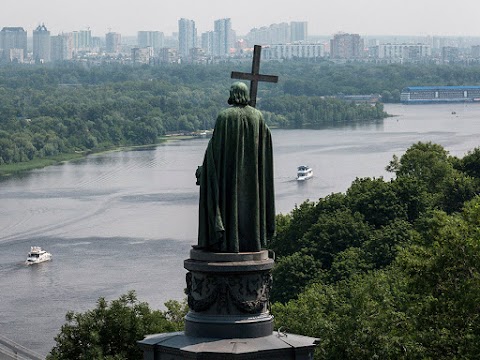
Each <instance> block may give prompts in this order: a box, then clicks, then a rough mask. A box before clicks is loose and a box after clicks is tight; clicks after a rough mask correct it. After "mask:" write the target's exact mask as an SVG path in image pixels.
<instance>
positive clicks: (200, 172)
mask: <svg viewBox="0 0 480 360" xmlns="http://www.w3.org/2000/svg"><path fill="white" fill-rule="evenodd" d="M201 176H202V167H201V166H198V167H197V170H196V171H195V177H196V178H197V182H196V183H195V184H197V185H200V177H201Z"/></svg>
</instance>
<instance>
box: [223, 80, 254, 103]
mask: <svg viewBox="0 0 480 360" xmlns="http://www.w3.org/2000/svg"><path fill="white" fill-rule="evenodd" d="M249 102H250V95H249V93H248V86H247V85H245V83H243V82H240V81H238V82H235V83H233V84H232V86H231V87H230V97H229V98H228V104H229V105H248V103H249Z"/></svg>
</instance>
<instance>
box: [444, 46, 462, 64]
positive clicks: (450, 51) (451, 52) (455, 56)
mask: <svg viewBox="0 0 480 360" xmlns="http://www.w3.org/2000/svg"><path fill="white" fill-rule="evenodd" d="M459 59H460V49H459V48H458V47H454V46H444V47H442V62H443V63H446V64H448V63H454V62H456V61H458V60H459Z"/></svg>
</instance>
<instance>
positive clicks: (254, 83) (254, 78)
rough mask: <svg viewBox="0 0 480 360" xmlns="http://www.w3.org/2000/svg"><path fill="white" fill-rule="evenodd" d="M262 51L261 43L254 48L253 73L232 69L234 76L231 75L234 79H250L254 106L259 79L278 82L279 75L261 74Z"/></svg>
mask: <svg viewBox="0 0 480 360" xmlns="http://www.w3.org/2000/svg"><path fill="white" fill-rule="evenodd" d="M261 52H262V47H261V46H260V45H255V46H254V48H253V61H252V72H251V73H242V72H237V71H232V76H231V78H232V79H242V80H250V106H253V107H255V106H256V105H257V90H258V82H259V81H266V82H271V83H276V82H278V76H274V75H262V74H260V54H261Z"/></svg>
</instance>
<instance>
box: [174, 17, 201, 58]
mask: <svg viewBox="0 0 480 360" xmlns="http://www.w3.org/2000/svg"><path fill="white" fill-rule="evenodd" d="M196 46H197V28H196V27H195V21H193V20H188V19H184V18H181V19H180V20H178V52H179V55H180V56H181V57H183V58H187V57H189V55H190V50H191V49H193V48H195V47H196Z"/></svg>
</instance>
